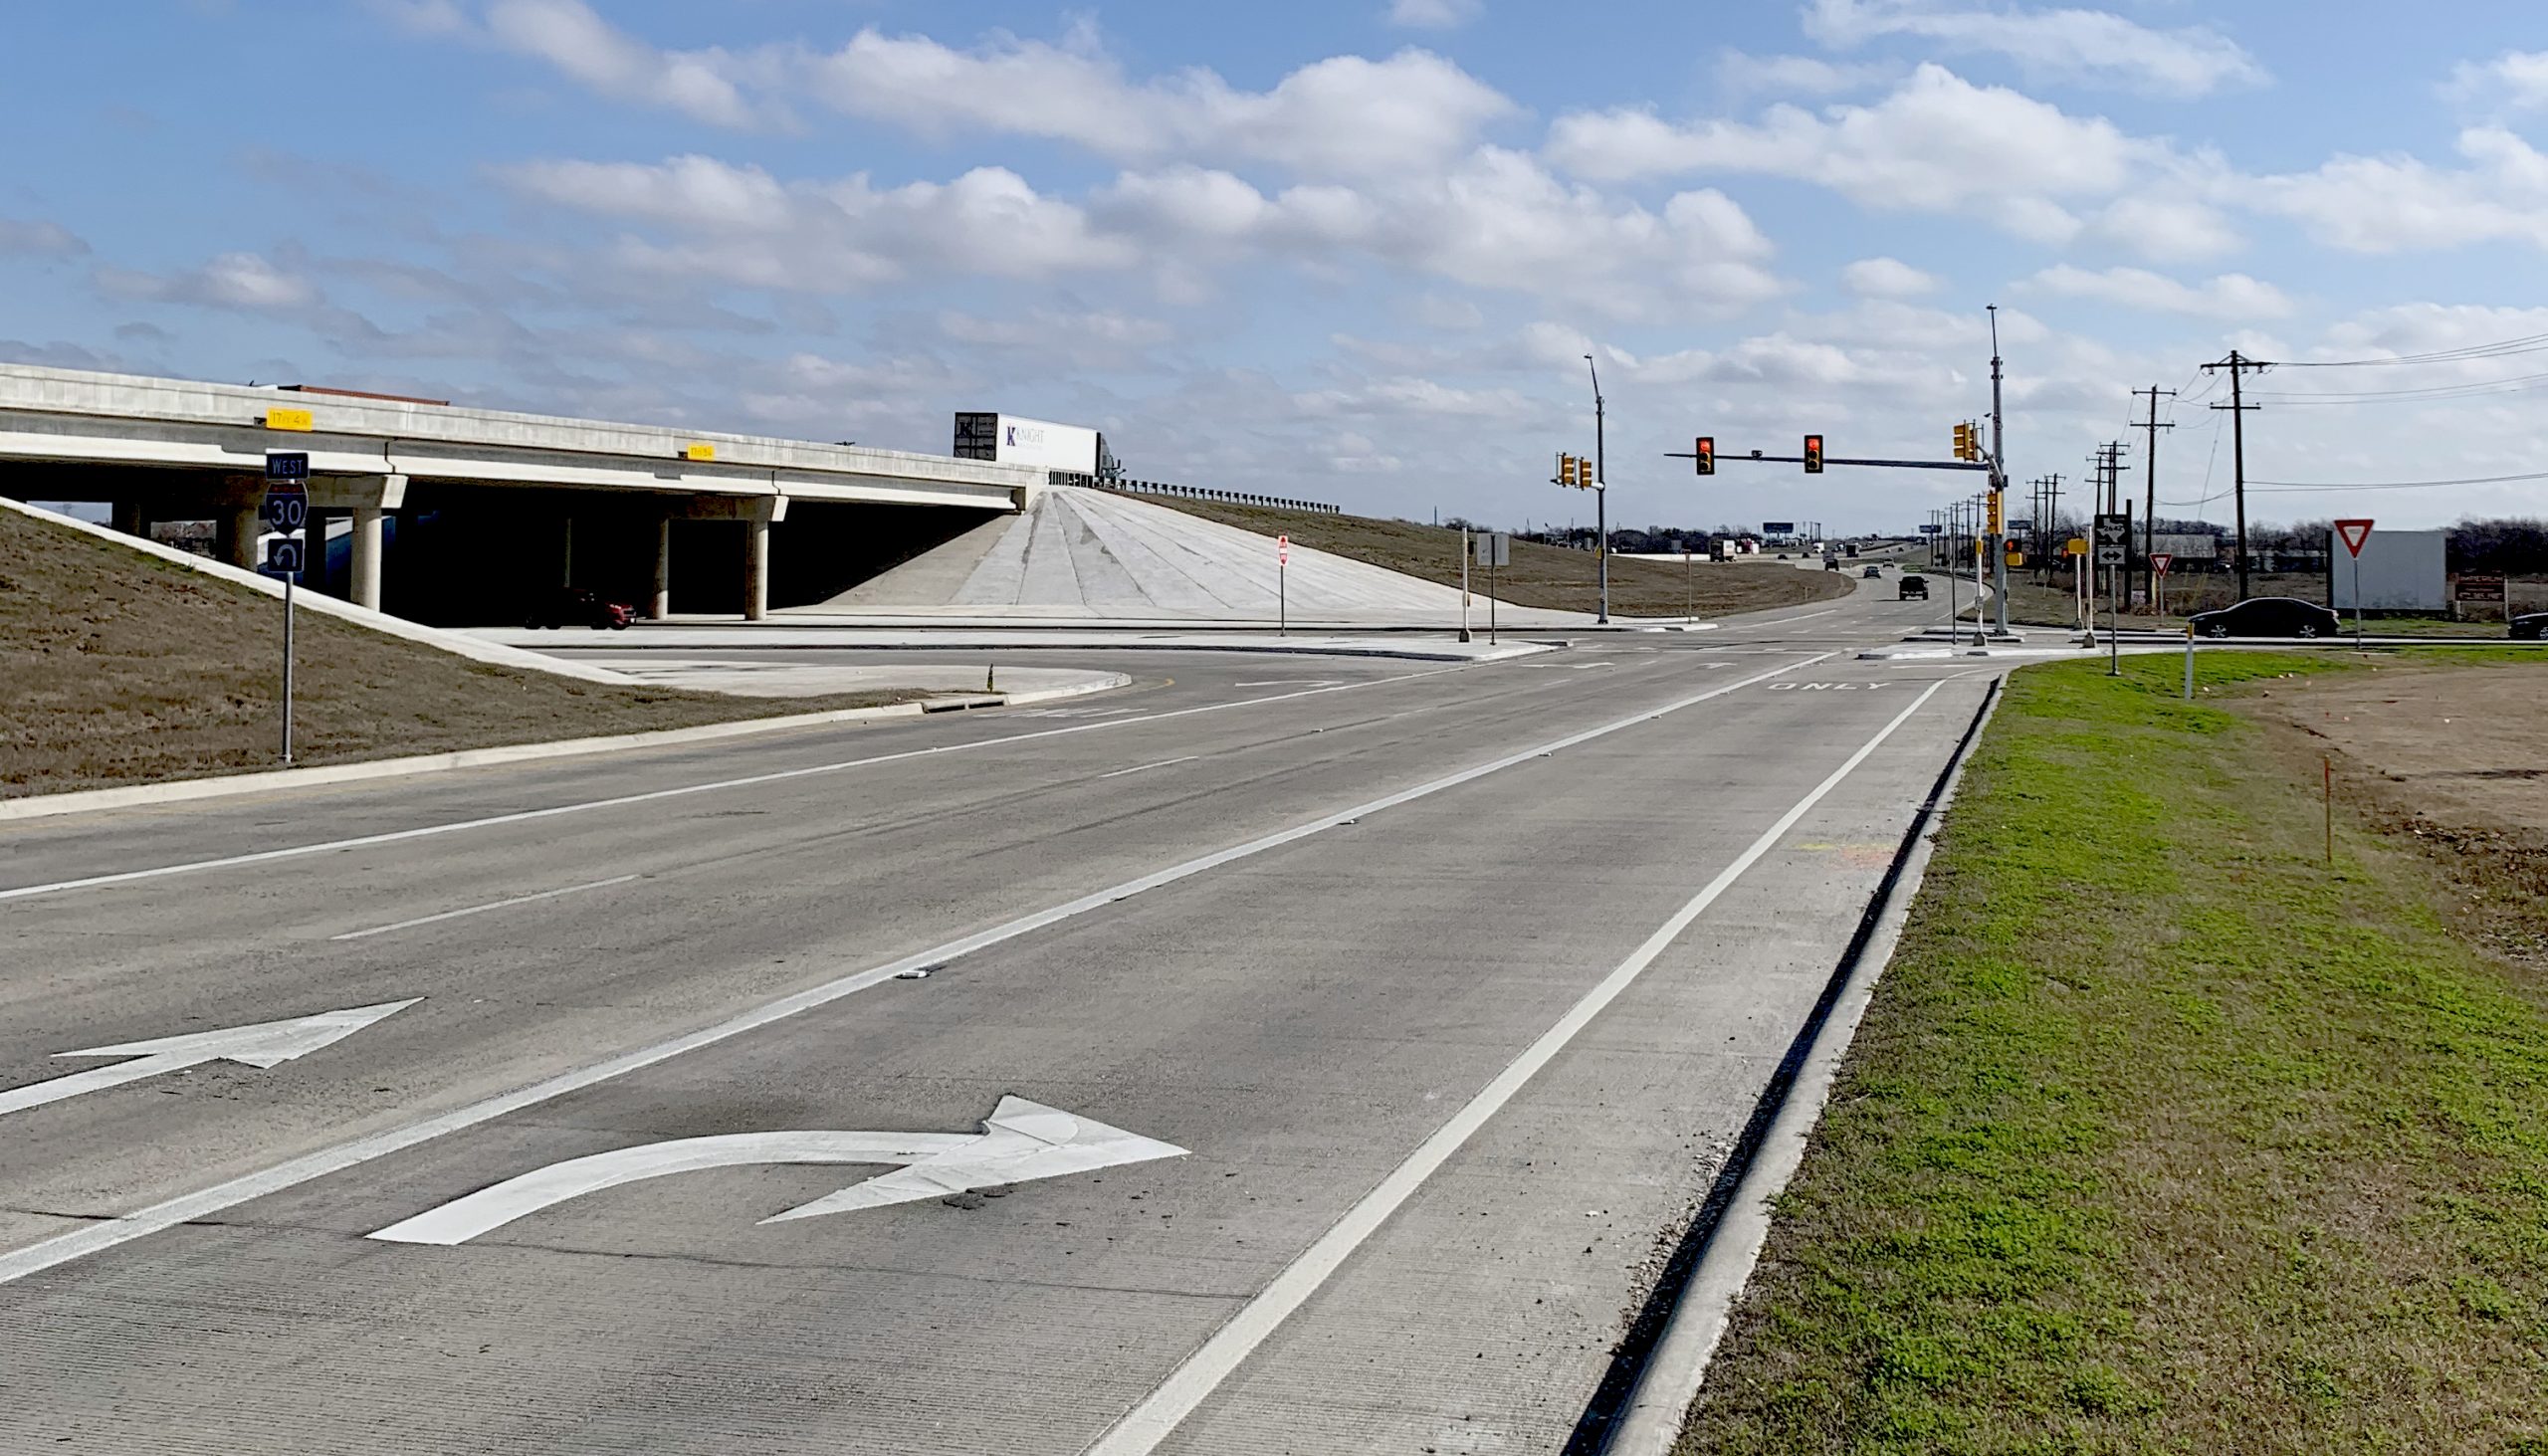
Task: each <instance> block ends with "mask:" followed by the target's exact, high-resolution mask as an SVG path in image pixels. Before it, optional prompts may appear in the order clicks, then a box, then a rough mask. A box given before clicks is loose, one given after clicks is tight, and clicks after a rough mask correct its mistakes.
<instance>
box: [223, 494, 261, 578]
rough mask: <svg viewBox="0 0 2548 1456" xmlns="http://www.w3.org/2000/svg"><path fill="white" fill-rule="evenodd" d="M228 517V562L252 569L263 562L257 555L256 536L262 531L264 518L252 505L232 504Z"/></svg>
mask: <svg viewBox="0 0 2548 1456" xmlns="http://www.w3.org/2000/svg"><path fill="white" fill-rule="evenodd" d="M228 515H229V517H230V539H229V546H230V564H231V565H233V566H244V567H246V568H247V569H249V570H251V571H254V570H256V569H257V568H258V567H259V566H261V565H263V564H264V562H263V561H262V560H260V559H259V557H258V555H257V537H258V536H259V535H261V534H263V533H264V531H265V528H266V522H265V520H263V519H262V518H260V517H259V516H258V515H257V508H256V507H254V506H233V507H231V508H230V509H229V512H228Z"/></svg>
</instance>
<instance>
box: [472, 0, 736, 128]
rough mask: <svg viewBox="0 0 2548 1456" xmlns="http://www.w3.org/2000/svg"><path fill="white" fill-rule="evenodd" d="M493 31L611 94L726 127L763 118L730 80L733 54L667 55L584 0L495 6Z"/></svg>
mask: <svg viewBox="0 0 2548 1456" xmlns="http://www.w3.org/2000/svg"><path fill="white" fill-rule="evenodd" d="M445 8H446V9H447V7H445ZM486 33H487V36H488V38H489V39H491V40H492V41H494V43H495V44H497V45H499V46H502V47H504V48H505V49H507V50H510V51H515V52H519V53H521V54H522V55H526V56H531V57H533V58H535V59H538V60H541V61H545V62H547V63H548V64H549V65H551V66H554V67H556V68H557V69H558V70H559V71H562V72H564V73H565V74H566V75H568V76H570V77H572V78H574V79H575V80H576V81H579V82H581V83H583V84H584V85H585V86H587V87H590V88H591V89H592V90H594V91H596V92H599V93H600V94H602V95H603V96H607V97H611V98H614V99H616V100H619V101H626V102H637V103H641V104H652V105H662V106H669V107H671V108H672V109H674V110H677V111H680V112H682V113H684V114H686V115H689V116H692V117H695V118H696V119H698V120H702V121H707V122H710V123H711V124H714V125H718V126H749V125H753V124H755V123H756V122H757V121H758V120H759V119H760V118H759V115H758V113H757V112H756V110H755V108H754V107H753V106H752V105H751V104H749V103H747V102H746V101H744V100H743V92H742V91H741V90H740V89H739V88H738V87H737V86H736V84H735V82H734V80H733V79H732V77H731V76H730V75H729V74H728V73H729V72H730V71H731V70H732V69H733V65H734V63H733V61H732V59H731V58H729V57H728V56H727V55H726V53H724V52H723V51H697V52H671V51H659V50H657V49H655V48H654V47H652V46H649V45H647V44H645V43H644V42H642V41H639V40H637V39H635V38H633V37H631V36H629V35H627V34H625V33H624V32H622V31H620V30H618V29H616V28H614V27H613V26H612V25H611V24H610V22H608V21H606V20H604V19H602V18H601V17H600V16H599V15H596V14H594V13H593V11H592V8H591V7H590V6H588V5H585V4H584V3H582V0H494V3H493V4H490V5H489V6H488V7H487V14H486Z"/></svg>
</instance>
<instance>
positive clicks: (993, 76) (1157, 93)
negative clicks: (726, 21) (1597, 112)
mask: <svg viewBox="0 0 2548 1456" xmlns="http://www.w3.org/2000/svg"><path fill="white" fill-rule="evenodd" d="M800 69H801V71H802V73H803V74H804V75H805V77H806V78H807V86H808V89H809V90H810V91H811V92H812V93H813V95H814V96H816V97H817V98H818V99H819V100H821V101H822V102H824V103H825V104H828V105H830V106H832V107H834V108H835V109H837V110H840V111H842V112H845V113H847V114H850V115H856V116H863V117H867V118H869V119H873V120H879V121H885V122H888V123H891V124H893V125H897V126H901V127H904V128H906V129H909V130H913V131H918V132H921V133H923V134H949V133H954V132H959V131H987V132H993V133H999V134H1007V135H1018V136H1042V137H1048V138H1051V139H1054V140H1059V141H1067V142H1071V143H1073V144H1075V145H1078V146H1082V147H1086V148H1087V149H1089V150H1091V151H1094V152H1096V153H1098V154H1099V155H1101V156H1106V157H1109V158H1113V159H1115V160H1118V161H1127V162H1148V161H1157V160H1161V159H1165V158H1170V157H1177V158H1190V159H1213V158H1230V159H1250V160H1260V161H1269V162H1273V163H1275V164H1277V165H1279V166H1283V167H1287V168H1290V169H1292V170H1293V171H1296V172H1301V173H1305V174H1312V175H1322V176H1333V175H1366V174H1387V173H1391V172H1397V171H1402V170H1408V169H1420V168H1424V167H1429V166H1436V165H1439V164H1441V163H1443V162H1444V161H1446V160H1448V159H1450V158H1452V157H1455V156H1457V155H1458V154H1460V153H1461V152H1462V151H1464V150H1466V149H1467V148H1468V147H1469V145H1470V144H1471V143H1472V142H1473V141H1474V140H1475V138H1476V137H1477V135H1478V133H1479V132H1480V130H1481V129H1482V128H1484V127H1485V126H1486V125H1487V124H1489V123H1490V122H1493V121H1495V120H1498V119H1500V118H1502V117H1504V116H1507V115H1509V114H1512V113H1513V112H1514V110H1515V109H1516V108H1515V106H1514V104H1513V103H1512V102H1511V101H1509V100H1508V99H1506V98H1505V97H1504V96H1503V95H1502V94H1501V93H1499V92H1497V91H1496V90H1495V89H1494V88H1492V87H1489V86H1487V85H1486V84H1484V83H1483V82H1480V81H1478V80H1477V79H1476V78H1474V77H1472V76H1470V75H1469V74H1468V73H1466V72H1464V71H1462V70H1461V69H1460V68H1459V67H1458V66H1456V65H1454V64H1452V63H1451V62H1449V61H1447V60H1444V59H1443V58H1441V57H1439V56H1436V55H1433V54H1432V53H1430V52H1427V51H1419V50H1406V51H1400V52H1398V53H1397V54H1396V55H1393V56H1390V57H1388V58H1387V59H1385V60H1380V61H1373V60H1369V59H1367V58H1364V57H1361V56H1333V57H1329V58H1328V59H1326V60H1322V61H1315V62H1312V63H1310V64H1309V65H1306V66H1303V67H1301V68H1300V69H1298V70H1296V71H1294V72H1292V73H1291V74H1290V75H1288V76H1285V77H1284V78H1283V79H1282V80H1281V81H1280V82H1278V83H1276V84H1275V86H1274V87H1273V89H1272V90H1270V91H1264V92H1244V91H1238V90H1235V89H1233V88H1231V87H1230V86H1229V84H1228V83H1226V82H1224V81H1222V80H1221V78H1220V77H1218V76H1216V75H1214V74H1213V73H1211V72H1209V71H1203V70H1192V71H1186V72H1181V73H1178V74H1177V75H1175V76H1173V77H1170V78H1167V79H1162V80H1155V81H1148V82H1136V81H1134V80H1132V79H1130V78H1128V77H1127V76H1125V75H1124V73H1123V70H1122V68H1121V67H1119V66H1118V65H1117V64H1116V63H1115V62H1114V61H1112V60H1111V59H1109V58H1108V57H1107V56H1106V55H1105V54H1104V53H1103V51H1102V50H1100V49H1099V48H1098V46H1097V42H1096V39H1095V37H1094V36H1093V35H1091V34H1089V33H1087V32H1086V31H1080V32H1075V33H1074V34H1073V35H1072V36H1070V37H1068V38H1066V40H1065V42H1064V43H1063V44H1060V45H1054V44H1049V43H1046V42H1042V41H1026V40H1018V39H1015V38H1010V37H1003V38H1000V39H998V40H995V41H993V42H991V43H989V44H987V45H985V46H983V47H980V48H978V49H975V50H972V51H959V50H956V49H955V48H953V47H950V46H946V45H943V44H941V43H940V42H938V41H935V40H932V39H930V38H929V37H926V36H887V35H885V34H883V33H881V32H879V31H876V30H873V29H869V30H864V31H861V32H859V33H858V34H857V35H856V36H855V37H853V38H851V40H850V41H849V42H848V44H846V45H844V46H842V47H841V48H840V49H839V50H837V51H834V52H832V53H830V54H828V55H823V56H807V57H804V58H802V59H801V62H800Z"/></svg>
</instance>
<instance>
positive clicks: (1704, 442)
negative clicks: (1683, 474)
mask: <svg viewBox="0 0 2548 1456" xmlns="http://www.w3.org/2000/svg"><path fill="white" fill-rule="evenodd" d="M1690 454H1691V455H1692V456H1694V457H1696V459H1697V462H1698V467H1699V474H1701V475H1703V476H1712V475H1715V474H1716V437H1715V436H1714V435H1701V436H1700V437H1699V439H1698V443H1697V444H1696V445H1694V446H1692V447H1691V450H1690Z"/></svg>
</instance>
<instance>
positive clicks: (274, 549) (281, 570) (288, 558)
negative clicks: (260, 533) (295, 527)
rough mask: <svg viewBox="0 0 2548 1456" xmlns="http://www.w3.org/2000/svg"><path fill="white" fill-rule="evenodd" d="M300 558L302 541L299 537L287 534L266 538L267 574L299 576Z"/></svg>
mask: <svg viewBox="0 0 2548 1456" xmlns="http://www.w3.org/2000/svg"><path fill="white" fill-rule="evenodd" d="M302 559H303V557H302V543H301V541H300V540H299V538H297V537H294V536H288V535H278V536H269V537H267V538H266V574H267V575H269V576H299V575H300V574H301V566H302Z"/></svg>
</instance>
